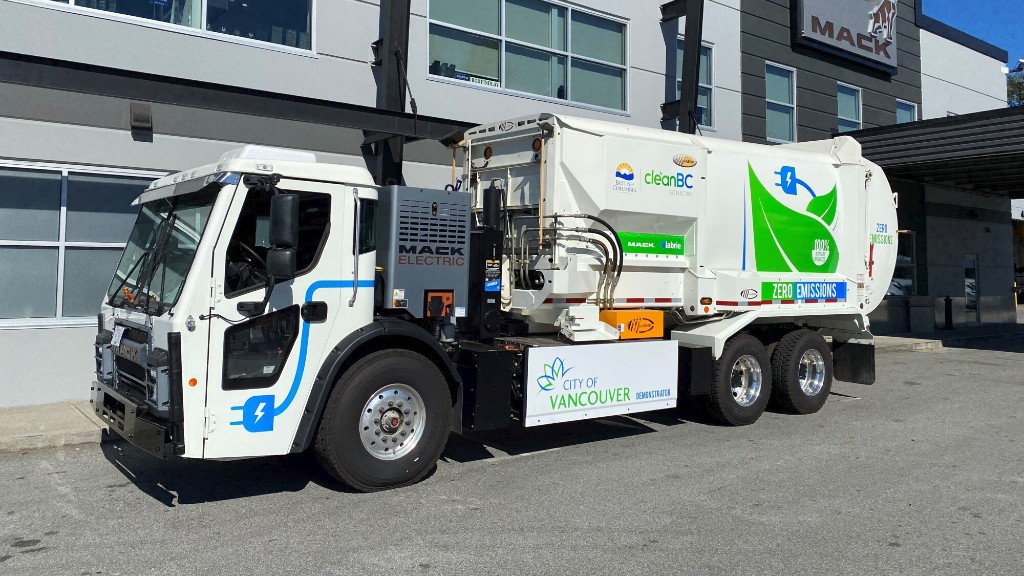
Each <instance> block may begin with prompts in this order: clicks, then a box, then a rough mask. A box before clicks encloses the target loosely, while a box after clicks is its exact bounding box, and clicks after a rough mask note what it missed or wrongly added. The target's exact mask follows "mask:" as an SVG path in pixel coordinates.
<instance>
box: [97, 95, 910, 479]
mask: <svg viewBox="0 0 1024 576" xmlns="http://www.w3.org/2000/svg"><path fill="white" fill-rule="evenodd" d="M457 140H459V142H458V143H457V144H455V145H453V147H452V148H453V151H452V157H453V164H452V179H453V181H452V183H451V184H448V185H445V186H442V187H439V188H437V189H424V188H412V187H403V186H378V185H375V183H374V182H373V179H372V178H371V176H370V174H369V173H368V172H367V171H366V170H365V169H363V168H355V167H351V166H341V165H333V164H325V163H319V162H317V161H316V158H315V156H314V155H312V154H310V153H305V152H296V151H291V150H282V149H274V148H265V147H259V146H246V147H244V148H241V149H239V150H236V151H234V152H231V153H228V154H226V155H225V156H224V157H222V158H220V159H219V160H218V161H217V162H216V163H213V164H210V165H207V166H202V167H199V168H195V169H192V170H188V171H185V172H181V173H178V174H174V175H171V176H167V177H165V178H162V179H160V180H157V181H156V182H153V184H152V185H151V186H150V187H149V188H148V189H147V190H146V191H145V192H144V193H143V194H142V195H141V196H140V197H139V198H138V200H137V201H136V203H137V204H138V205H140V207H141V211H140V215H139V218H138V222H137V223H136V225H135V228H134V230H133V231H132V233H131V237H130V239H129V241H128V244H127V247H126V248H125V251H124V254H123V256H122V259H121V262H120V264H119V266H118V268H117V271H116V273H115V275H114V278H113V281H112V283H111V285H110V288H109V290H108V293H107V295H106V299H105V301H104V305H103V308H102V312H101V314H100V316H99V322H98V323H99V326H98V328H99V334H98V335H97V337H96V345H95V356H96V381H95V382H94V384H93V396H92V398H93V403H94V407H95V410H96V413H97V414H98V415H100V416H101V417H102V418H104V419H105V420H107V421H108V422H109V424H110V427H111V430H113V431H114V432H116V433H117V434H119V435H121V436H123V437H124V438H125V439H127V440H128V441H130V442H131V443H132V444H134V445H136V446H137V447H139V448H141V449H142V450H145V451H147V452H149V453H151V454H153V455H156V456H158V457H161V458H173V457H185V458H202V459H235V458H242V457H256V456H267V455H278V454H287V453H290V452H301V451H305V450H307V449H312V450H313V451H314V452H315V453H316V455H317V457H318V458H319V460H320V461H321V462H322V464H323V465H324V467H325V468H326V469H327V470H328V471H329V472H330V473H331V474H332V475H333V476H335V477H336V478H338V479H339V480H341V481H343V482H345V483H347V484H349V485H351V486H352V487H354V488H356V489H359V490H366V491H370V490H379V489H385V488H390V487H396V486H402V485H407V484H410V483H413V482H416V481H417V480H419V479H421V478H422V477H423V476H424V475H425V474H427V473H428V471H429V470H430V469H431V468H432V467H433V466H434V464H435V462H436V461H437V459H438V457H439V455H440V454H441V452H442V450H443V448H444V446H445V442H446V439H447V438H448V435H449V432H453V431H454V432H456V433H462V432H472V431H482V430H492V429H498V428H508V427H533V426H544V425H548V424H553V423H559V422H569V421H575V420H584V419H592V418H602V417H610V416H616V415H632V414H637V413H642V412H645V411H651V410H662V409H670V408H675V407H676V406H677V403H679V401H680V400H681V398H683V397H685V396H696V397H699V398H700V399H701V400H702V401H703V403H704V405H706V406H707V409H708V411H709V413H710V414H711V415H712V416H714V417H715V418H717V419H719V420H720V421H722V422H724V423H727V424H731V425H748V424H752V423H754V422H755V421H756V420H757V419H758V417H759V416H760V415H761V413H762V412H763V411H764V410H765V408H766V406H768V405H769V403H771V404H772V405H774V406H776V407H777V408H778V409H780V410H783V411H788V412H792V413H798V414H809V413H814V412H817V411H818V410H820V409H821V407H822V405H823V404H824V402H825V400H826V399H827V397H828V395H829V390H830V388H831V385H832V380H833V378H837V379H840V380H844V381H849V382H857V383H863V384H871V383H873V382H874V377H875V374H874V346H873V340H872V335H871V332H870V326H869V322H868V314H869V313H870V312H871V311H872V310H873V309H874V308H875V307H876V306H877V305H878V303H879V302H880V301H881V299H882V298H883V296H884V295H885V293H886V289H887V288H888V286H889V282H890V280H891V277H892V274H893V267H894V264H895V260H896V242H895V234H896V210H895V203H894V196H893V193H892V190H891V189H890V187H889V184H888V182H887V180H886V177H885V175H884V174H883V173H882V170H881V169H879V167H878V166H876V165H875V164H873V163H871V162H869V161H868V160H866V159H864V157H863V156H862V155H861V148H860V145H859V144H858V143H857V142H856V141H855V140H853V139H851V138H848V137H839V138H836V139H834V140H825V141H821V142H808V143H801V144H792V145H786V146H762V145H756V144H746V143H740V142H732V141H724V140H717V139H713V138H705V137H699V136H691V135H686V134H679V133H675V132H668V131H663V130H657V129H650V128H638V127H633V126H628V125H623V124H615V123H608V122H600V121H595V120H585V119H579V118H571V117H564V116H554V115H539V116H533V117H527V118H518V119H513V120H509V121H505V122H500V123H496V124H492V125H486V126H479V127H476V128H473V129H470V130H467V131H466V132H465V133H463V134H461V135H459V137H458V138H457ZM457 157H459V158H462V166H461V170H460V171H459V172H460V173H459V174H458V175H459V176H460V179H459V180H457V181H456V180H455V176H456V170H455V166H456V161H455V158H457ZM446 184H447V183H446Z"/></svg>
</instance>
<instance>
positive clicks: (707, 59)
mask: <svg viewBox="0 0 1024 576" xmlns="http://www.w3.org/2000/svg"><path fill="white" fill-rule="evenodd" d="M683 45H684V42H683V39H682V38H679V39H678V40H676V100H679V99H680V98H681V97H682V91H683V80H682V78H683ZM713 55H714V54H713V49H712V47H711V46H710V45H708V44H704V45H702V46H701V47H700V68H699V71H698V73H697V112H696V115H697V125H699V126H701V127H702V128H714V126H715V116H714V96H715V83H714V57H713Z"/></svg>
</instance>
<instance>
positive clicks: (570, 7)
mask: <svg viewBox="0 0 1024 576" xmlns="http://www.w3.org/2000/svg"><path fill="white" fill-rule="evenodd" d="M537 1H538V2H543V3H545V4H551V5H553V6H557V7H559V8H562V9H563V10H565V46H566V48H565V50H558V49H555V48H549V47H547V46H539V45H537V44H532V43H530V42H526V41H523V40H516V39H514V38H509V37H508V33H507V31H506V23H507V18H506V16H505V5H506V0H498V2H500V6H499V18H500V19H501V21H500V22H499V23H498V24H499V26H498V29H499V33H498V34H491V33H489V32H482V31H480V30H474V29H472V28H466V27H465V26H459V25H456V24H449V23H447V22H444V21H441V20H435V19H433V18H431V17H430V2H431V0H427V13H426V24H427V33H426V38H425V43H426V46H425V48H424V50H423V54H424V56H423V58H424V60H425V64H426V66H425V70H426V71H427V72H426V78H427V80H428V81H432V82H441V83H445V84H452V85H455V86H463V87H470V88H475V89H477V90H483V91H485V92H494V93H497V94H506V95H511V96H519V97H523V98H529V99H531V100H539V101H542V102H551V103H554V104H561V105H563V106H572V107H574V108H585V109H588V110H596V111H600V112H606V113H609V114H618V115H620V116H629V115H630V112H629V107H630V100H631V99H630V97H629V96H630V94H629V79H630V65H629V61H630V58H629V57H630V52H631V50H630V43H629V20H628V19H626V18H621V17H618V16H613V15H611V14H605V13H603V12H599V11H597V10H591V9H587V8H583V7H580V6H577V5H574V4H567V3H565V2H560V1H557V0H537ZM575 11H579V12H580V13H583V14H588V15H590V16H594V17H597V18H602V19H604V20H608V21H611V22H615V23H617V24H621V25H622V44H623V55H622V59H623V63H622V64H616V63H614V62H607V61H604V60H598V59H596V58H590V57H587V56H581V55H578V54H573V53H572V13H573V12H575ZM435 25H436V26H441V27H443V28H448V29H450V30H455V31H458V32H462V33H464V34H471V35H474V36H480V37H483V38H488V39H490V40H495V41H497V42H498V50H499V53H498V82H499V83H500V84H501V86H500V87H498V86H488V85H486V84H477V83H474V82H466V81H464V80H456V79H454V78H447V77H444V76H437V75H434V74H431V73H430V27H431V26H435ZM506 43H510V44H512V45H515V46H520V47H523V48H528V49H531V50H537V51H540V52H545V53H547V54H553V55H555V56H559V57H562V58H565V93H566V98H565V99H559V98H555V97H551V96H544V95H543V94H534V93H533V92H524V91H522V90H513V89H511V88H508V87H507V81H506V79H505V74H506V72H507V71H508V68H507V66H506V63H505V56H506V54H507V52H508V51H507V50H506V48H505V46H506ZM573 59H579V60H581V61H584V62H589V63H592V64H597V65H599V66H607V67H609V68H616V69H619V70H622V73H623V77H622V78H623V80H622V105H623V106H622V109H621V110H620V109H618V108H608V107H606V106H598V105H595V104H587V103H586V102H580V101H577V100H572V99H571V96H572V61H573Z"/></svg>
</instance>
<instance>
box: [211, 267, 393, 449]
mask: <svg viewBox="0 0 1024 576" xmlns="http://www.w3.org/2000/svg"><path fill="white" fill-rule="evenodd" d="M353 287H355V288H373V280H360V281H359V283H358V284H356V283H355V282H353V281H351V280H320V281H317V282H314V283H313V284H312V285H310V286H309V288H307V289H306V299H305V302H311V301H312V300H313V294H314V293H315V292H316V291H317V290H320V289H326V288H334V289H339V288H353ZM309 327H310V326H309V322H306V321H303V322H302V334H301V335H300V342H299V358H298V367H297V368H296V370H295V377H294V378H293V379H292V385H291V387H290V388H289V389H288V394H286V395H285V397H284V399H283V400H282V401H281V403H280V404H276V399H275V398H274V395H273V394H266V395H261V396H252V397H250V398H249V399H247V400H246V401H245V403H244V404H242V405H241V406H232V407H231V409H232V410H238V411H240V412H241V413H242V419H241V420H238V421H235V422H231V423H230V424H231V425H232V426H241V427H242V428H244V429H245V430H246V431H247V432H270V431H272V430H273V429H274V418H275V417H276V416H280V415H281V414H282V413H283V412H284V411H285V410H287V409H288V407H289V406H291V403H292V401H293V400H295V395H296V394H297V393H298V391H299V385H300V384H301V383H302V375H303V373H304V372H305V369H306V353H307V351H308V348H309ZM267 408H269V410H267Z"/></svg>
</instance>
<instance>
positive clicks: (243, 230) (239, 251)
mask: <svg viewBox="0 0 1024 576" xmlns="http://www.w3.org/2000/svg"><path fill="white" fill-rule="evenodd" d="M297 194H298V195H299V244H298V246H296V248H295V252H296V264H297V265H296V268H297V269H298V274H304V273H306V272H308V271H309V270H310V268H312V267H313V264H315V263H316V259H317V257H318V256H319V254H320V247H321V245H322V244H323V242H324V240H325V238H326V237H327V232H328V229H329V228H330V223H331V197H330V196H329V195H327V194H316V193H313V192H298V193H297ZM271 196H272V194H271V192H269V191H266V190H257V189H250V190H249V191H248V194H247V196H246V198H245V204H244V205H243V206H242V213H241V215H239V217H238V224H236V225H235V232H234V233H233V234H232V235H231V241H230V242H229V243H228V254H227V266H226V268H225V278H224V282H225V286H224V292H225V294H236V293H240V292H243V291H248V290H252V289H254V288H258V287H260V286H263V285H265V284H266V281H267V275H266V271H265V267H266V259H267V252H269V251H270V249H271V246H270V197H271Z"/></svg>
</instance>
